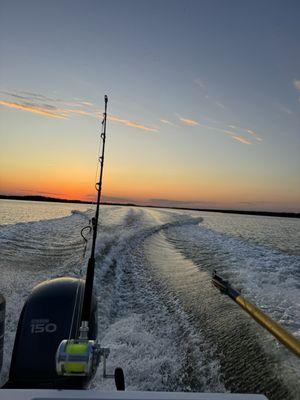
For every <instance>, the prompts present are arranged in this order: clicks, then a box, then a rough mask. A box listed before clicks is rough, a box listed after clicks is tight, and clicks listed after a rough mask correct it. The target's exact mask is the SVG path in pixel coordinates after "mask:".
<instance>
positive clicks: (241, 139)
mask: <svg viewBox="0 0 300 400" xmlns="http://www.w3.org/2000/svg"><path fill="white" fill-rule="evenodd" d="M231 137H232V139H234V140H237V141H238V142H241V143H244V144H252V143H251V142H249V141H248V140H247V139H245V138H243V137H242V136H231Z"/></svg>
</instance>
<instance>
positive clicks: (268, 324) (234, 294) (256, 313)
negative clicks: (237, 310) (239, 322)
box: [212, 271, 300, 357]
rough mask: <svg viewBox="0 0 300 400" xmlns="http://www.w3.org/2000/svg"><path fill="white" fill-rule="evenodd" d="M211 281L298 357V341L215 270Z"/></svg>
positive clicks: (299, 351)
mask: <svg viewBox="0 0 300 400" xmlns="http://www.w3.org/2000/svg"><path fill="white" fill-rule="evenodd" d="M212 283H213V285H214V286H215V287H216V288H217V289H219V290H220V292H221V293H223V294H226V295H227V296H229V297H230V298H231V299H232V300H233V301H235V302H236V303H237V304H238V305H239V306H240V307H242V308H243V310H245V311H246V312H247V313H248V314H249V315H251V317H252V318H253V319H255V321H256V322H258V323H259V324H260V325H261V326H263V327H264V328H265V329H267V330H268V331H269V332H270V333H271V334H272V335H273V336H275V337H276V339H278V340H279V341H280V342H281V343H282V344H283V345H284V346H285V347H287V348H288V349H289V350H290V351H292V352H293V353H294V354H295V355H296V356H298V357H300V341H299V340H298V339H296V338H295V337H294V336H293V335H292V334H291V333H289V332H288V331H286V330H285V329H284V328H283V327H282V326H281V325H279V324H278V323H277V322H275V321H274V320H273V319H272V318H270V317H269V316H268V315H266V314H265V313H264V312H262V311H261V310H260V309H259V308H257V307H256V306H255V305H254V304H251V303H250V302H249V301H248V300H246V299H245V298H244V297H243V296H242V295H241V293H240V292H239V291H238V290H236V289H234V288H233V287H232V286H231V284H230V283H229V282H228V281H226V280H225V279H223V278H222V277H221V276H220V275H218V274H217V273H216V271H214V272H213V275H212Z"/></svg>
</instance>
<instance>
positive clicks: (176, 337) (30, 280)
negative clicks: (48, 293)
mask: <svg viewBox="0 0 300 400" xmlns="http://www.w3.org/2000/svg"><path fill="white" fill-rule="evenodd" d="M92 215H93V211H92V210H90V211H86V212H73V213H72V215H71V216H69V217H64V218H60V219H56V220H47V221H38V222H31V223H22V224H16V225H10V226H5V227H3V228H1V230H0V240H1V251H2V252H1V254H2V255H3V256H2V258H1V260H0V267H1V271H2V277H3V279H2V280H1V284H0V292H1V293H3V294H4V296H5V297H6V299H7V319H6V335H5V358H4V365H3V369H2V372H1V383H4V382H5V381H6V379H7V377H8V370H9V362H10V356H11V351H12V346H13V340H14V334H15V331H16V326H17V321H18V318H19V315H20V312H21V308H22V305H23V303H24V301H25V299H26V297H27V295H28V294H29V292H30V291H31V289H32V287H33V286H34V285H35V284H37V283H39V282H41V281H43V280H45V279H51V278H54V277H59V276H66V275H67V276H70V275H71V276H75V277H78V276H83V275H84V274H85V270H86V265H87V259H88V254H89V251H88V249H87V252H86V254H87V256H86V257H85V258H83V247H84V244H83V243H82V238H81V236H80V230H81V228H82V227H83V226H84V225H86V223H87V221H88V220H89V219H90V218H91V217H92ZM205 217H206V215H205V213H197V212H184V211H182V212H180V211H170V210H157V209H145V208H135V207H121V206H117V207H112V206H103V207H102V208H101V217H100V230H99V236H98V241H97V246H96V275H95V288H96V291H97V298H98V317H99V339H100V341H101V344H102V345H103V346H107V347H110V349H111V355H110V357H109V359H108V369H111V370H112V369H113V368H115V367H116V366H120V367H122V368H123V369H124V372H125V377H126V385H127V388H128V389H132V390H156V391H158V390H163V391H164V390H169V391H170V390H171V391H200V392H201V391H206V392H209V391H214V392H218V391H219V392H224V391H228V390H229V391H233V392H235V391H240V392H253V393H255V392H256V393H265V394H266V395H267V396H268V398H270V399H282V398H284V399H297V396H298V394H297V393H299V392H300V388H299V384H298V378H299V376H298V374H299V369H300V368H299V367H300V365H299V362H298V360H296V359H295V357H293V356H292V355H290V354H288V353H287V352H286V351H285V350H284V349H283V348H282V346H279V345H278V344H277V342H276V341H274V340H273V339H271V338H270V336H269V335H268V334H266V333H265V332H264V331H262V329H261V328H260V327H258V326H257V325H256V324H255V323H254V322H253V321H251V320H250V318H249V317H248V316H247V315H245V314H244V313H243V312H242V311H241V310H240V309H238V308H237V307H236V306H235V305H234V304H233V303H230V301H229V300H228V301H227V299H224V298H223V297H222V296H221V295H220V294H219V293H218V292H217V291H216V290H214V289H213V288H212V286H211V283H210V279H211V272H212V271H213V270H214V269H217V270H218V271H219V272H220V273H222V274H224V275H225V276H227V277H228V278H230V279H231V280H232V283H233V284H234V285H235V286H237V287H238V288H242V290H243V293H244V294H245V296H246V297H248V298H249V299H250V301H253V302H255V303H256V304H258V305H259V306H260V307H261V308H263V309H264V310H265V311H266V312H267V313H269V314H270V315H271V316H272V317H273V318H274V319H276V320H277V321H279V322H281V323H282V324H283V325H285V326H286V328H287V329H289V330H290V331H291V332H293V333H295V334H296V335H299V330H300V326H299V321H300V317H299V314H298V313H299V308H298V305H297V301H298V297H297V290H298V291H299V275H297V272H296V271H297V270H298V271H299V257H297V256H296V255H289V254H288V253H286V252H281V251H279V250H276V249H275V250H272V249H270V248H267V247H265V246H264V245H259V244H255V243H250V242H248V241H246V240H243V239H241V238H237V237H234V236H231V235H226V234H225V233H221V232H217V231H214V230H213V229H210V228H207V227H206V226H205V225H204V223H203V222H202V220H203V218H204V221H205ZM89 245H90V243H89ZM89 245H88V246H89ZM298 274H299V272H298ZM278 294H280V295H278ZM109 372H110V371H109ZM92 387H93V388H98V389H113V388H114V385H113V382H110V381H107V380H105V381H104V380H103V379H102V377H101V370H100V369H99V371H98V373H97V375H96V377H95V379H94V380H93V382H92Z"/></svg>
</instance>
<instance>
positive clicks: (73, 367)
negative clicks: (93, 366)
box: [64, 343, 88, 374]
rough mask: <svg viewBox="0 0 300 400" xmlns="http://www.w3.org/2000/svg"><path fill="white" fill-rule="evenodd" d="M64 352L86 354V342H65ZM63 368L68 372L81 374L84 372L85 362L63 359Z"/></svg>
mask: <svg viewBox="0 0 300 400" xmlns="http://www.w3.org/2000/svg"><path fill="white" fill-rule="evenodd" d="M65 352H66V354H67V355H70V356H78V355H83V354H87V352H88V343H67V345H66V348H65ZM64 370H65V372H66V373H68V374H83V373H85V364H84V363H82V362H74V361H65V362H64Z"/></svg>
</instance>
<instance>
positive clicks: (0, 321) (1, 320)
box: [0, 294, 5, 372]
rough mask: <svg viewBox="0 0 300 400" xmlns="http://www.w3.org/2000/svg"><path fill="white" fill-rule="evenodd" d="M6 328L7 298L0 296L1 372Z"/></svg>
mask: <svg viewBox="0 0 300 400" xmlns="http://www.w3.org/2000/svg"><path fill="white" fill-rule="evenodd" d="M4 328H5V298H4V297H3V296H2V295H1V294H0V372H1V368H2V363H3V349H4Z"/></svg>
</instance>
